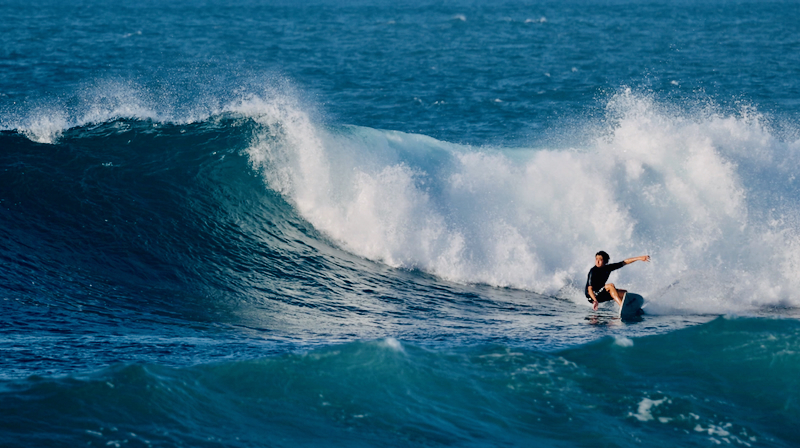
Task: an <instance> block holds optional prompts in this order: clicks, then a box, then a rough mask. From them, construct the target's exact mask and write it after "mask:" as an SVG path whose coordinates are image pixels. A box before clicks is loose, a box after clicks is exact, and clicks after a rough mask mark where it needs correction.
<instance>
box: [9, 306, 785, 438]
mask: <svg viewBox="0 0 800 448" xmlns="http://www.w3.org/2000/svg"><path fill="white" fill-rule="evenodd" d="M676 346H679V347H682V348H683V350H678V351H676V350H675V349H674V347H676ZM798 349H800V327H798V324H797V322H796V321H794V320H772V319H724V318H719V319H717V320H715V321H713V322H710V323H708V324H704V325H700V326H696V327H692V328H687V329H683V330H678V331H675V332H673V333H670V334H666V335H656V336H649V337H645V338H640V339H639V338H637V339H628V338H612V337H608V338H605V339H601V340H599V341H596V342H595V343H592V344H589V345H585V346H580V347H575V348H572V349H568V350H565V351H560V352H555V353H546V352H539V351H530V350H522V349H511V348H508V347H503V346H480V347H462V348H459V349H452V350H434V351H432V350H426V349H422V348H420V347H417V346H414V345H408V344H402V343H400V342H398V341H397V340H394V339H385V340H378V341H373V342H353V343H349V344H345V345H342V346H337V347H329V348H325V349H318V350H314V351H311V352H308V353H306V354H302V355H284V356H278V357H273V358H264V359H258V360H252V361H224V362H218V363H213V364H205V365H200V366H195V367H187V368H181V369H175V368H168V367H165V366H161V365H151V364H138V365H125V366H117V367H114V368H110V369H106V370H102V371H98V372H93V373H89V374H85V375H80V376H76V377H71V378H30V379H28V380H21V381H16V382H13V383H7V384H5V385H4V387H3V389H2V391H0V403H2V404H3V406H2V407H0V409H2V411H0V415H2V417H3V418H2V419H0V422H1V423H0V427H2V429H3V430H2V436H0V440H4V441H5V442H13V441H17V440H22V439H25V440H26V441H27V442H28V443H33V444H37V443H38V442H42V443H52V444H57V445H65V446H66V445H86V444H89V445H117V444H119V445H132V446H133V445H141V444H144V445H148V446H168V445H174V444H176V443H181V444H184V443H185V444H191V445H195V446H198V445H199V446H253V445H262V444H272V443H274V442H268V441H280V444H282V445H284V444H285V445H291V446H320V445H321V446H329V445H335V446H341V445H345V446H352V445H359V446H386V445H387V444H392V445H399V446H430V445H435V446H439V445H459V446H483V445H486V444H490V445H511V446H521V445H530V444H536V445H537V446H564V445H567V446H584V445H586V446H588V445H597V444H600V445H604V444H608V445H614V446H623V447H625V446H640V445H641V444H642V443H643V442H644V443H647V444H648V445H650V446H674V445H671V444H673V443H674V442H675V441H678V442H680V444H681V445H682V446H708V445H709V444H730V445H733V446H775V447H783V446H785V447H789V446H795V445H796V444H797V443H798V441H800V433H798V429H797V428H798V427H800V421H798V412H797V411H798V405H797V403H798V398H800V397H799V396H798V378H797V375H795V374H794V373H795V372H796V371H797V369H798V367H799V366H800V359H798V355H797V353H798Z"/></svg>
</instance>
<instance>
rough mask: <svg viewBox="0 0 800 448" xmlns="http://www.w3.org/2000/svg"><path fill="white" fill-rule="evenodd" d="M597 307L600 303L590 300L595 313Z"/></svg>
mask: <svg viewBox="0 0 800 448" xmlns="http://www.w3.org/2000/svg"><path fill="white" fill-rule="evenodd" d="M597 305H600V302H598V301H597V300H592V309H593V310H595V311H597Z"/></svg>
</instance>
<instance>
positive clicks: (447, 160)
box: [6, 89, 800, 314]
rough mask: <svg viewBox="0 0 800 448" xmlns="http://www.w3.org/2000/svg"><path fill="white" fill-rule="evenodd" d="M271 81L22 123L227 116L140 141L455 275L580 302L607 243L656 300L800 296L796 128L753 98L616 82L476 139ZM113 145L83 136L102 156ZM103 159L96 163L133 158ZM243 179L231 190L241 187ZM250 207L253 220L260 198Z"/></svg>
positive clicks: (52, 127)
mask: <svg viewBox="0 0 800 448" xmlns="http://www.w3.org/2000/svg"><path fill="white" fill-rule="evenodd" d="M112 90H113V89H112ZM113 91H115V92H117V90H113ZM270 92H271V93H262V94H241V95H239V96H238V98H237V99H235V100H230V101H228V102H227V103H225V104H221V103H214V102H212V103H213V104H212V103H209V104H208V105H207V106H206V107H205V109H204V110H205V112H203V113H199V112H197V111H198V110H200V109H202V108H194V109H192V110H194V112H193V113H192V114H184V115H180V114H175V113H171V114H170V113H167V112H157V111H156V110H155V109H153V108H147V107H144V106H141V104H142V103H141V102H137V101H133V102H129V101H127V100H123V98H130V97H135V96H136V95H133V94H131V95H123V94H122V93H119V92H118V93H119V94H118V95H117V96H116V97H115V98H117V99H116V100H115V101H117V102H118V103H119V104H118V106H119V107H116V106H115V107H110V106H109V107H105V106H104V107H95V106H92V107H85V108H83V109H85V110H91V111H93V112H92V113H84V114H78V115H74V114H73V116H72V117H71V118H69V119H62V118H59V116H60V115H59V114H44V115H42V114H40V115H32V117H34V118H31V119H30V120H29V125H27V127H26V126H22V127H19V128H15V129H16V132H18V133H22V134H24V135H26V136H28V137H29V138H30V139H32V140H34V141H45V142H53V143H58V141H59V139H60V138H63V137H64V136H65V135H67V134H69V138H70V139H72V138H81V136H82V135H83V136H84V137H86V136H89V135H92V134H91V132H89V131H90V130H94V129H98V128H99V129H102V130H103V132H112V133H113V132H116V133H119V135H123V134H124V135H130V136H132V137H134V142H136V140H135V138H136V137H138V136H139V135H142V134H146V133H147V132H151V131H152V132H156V133H159V135H167V134H174V133H176V132H177V133H179V134H181V137H176V138H177V139H176V140H174V142H175V145H177V146H175V147H176V148H178V149H177V153H179V154H192V151H194V150H187V148H189V146H190V145H195V146H197V145H201V146H202V145H204V144H206V143H207V142H204V141H203V139H204V138H207V139H216V138H218V137H217V136H216V135H217V134H214V133H213V132H211V131H208V132H211V133H209V134H204V132H206V131H207V130H209V129H215V128H221V129H222V131H220V132H221V133H222V135H225V136H226V137H225V139H227V142H226V143H224V144H222V145H216V146H214V145H210V146H209V147H211V146H213V147H214V148H215V150H209V151H208V154H206V155H204V156H203V157H206V158H207V159H206V160H205V161H203V160H199V159H197V158H196V157H195V158H194V159H192V160H189V159H187V160H185V161H183V162H176V161H175V160H171V159H170V157H169V156H168V152H169V150H168V149H166V148H165V147H164V146H163V145H157V146H155V147H154V148H161V149H158V150H157V151H162V152H161V153H156V152H151V153H148V156H151V157H155V160H159V158H160V160H162V162H149V163H163V167H162V168H163V169H164V170H174V169H179V170H184V171H185V172H187V173H188V172H190V171H197V170H198V169H199V168H198V167H192V164H196V163H198V162H199V163H211V162H210V160H214V159H215V158H217V159H220V160H222V159H223V158H224V156H225V154H227V155H228V156H229V157H231V158H229V159H228V161H225V162H222V163H223V164H226V163H230V161H231V160H234V159H236V160H238V161H237V162H236V163H237V165H236V167H235V168H234V167H229V168H227V169H228V170H235V171H236V173H232V175H233V176H235V177H234V178H242V179H244V178H249V179H252V177H251V175H252V171H251V170H255V172H257V173H259V174H260V175H261V176H262V177H263V182H264V184H265V188H266V189H267V190H272V191H274V192H277V193H279V194H280V195H281V197H282V198H283V199H284V200H285V201H287V202H288V204H290V205H291V206H292V207H293V209H294V211H293V213H297V217H298V219H300V221H303V222H308V223H310V224H311V225H312V226H313V228H314V229H315V231H318V232H320V235H321V236H322V238H323V239H325V240H326V241H332V242H334V243H335V244H336V245H338V246H340V247H342V248H344V249H345V250H347V251H348V252H351V253H353V254H355V255H356V256H359V257H364V258H366V259H369V260H373V261H378V262H381V263H385V264H387V265H389V266H391V267H395V268H401V269H409V270H420V271H424V272H427V273H431V274H434V275H436V276H438V277H439V278H442V279H444V280H447V281H452V282H457V283H470V284H475V283H478V284H488V285H492V286H500V287H512V288H521V289H526V290H533V291H536V292H539V293H544V294H551V295H552V294H554V295H558V296H560V297H565V298H570V299H572V300H575V301H576V302H579V303H583V301H584V299H583V297H582V291H581V289H582V286H583V282H584V278H585V273H586V271H587V270H588V268H589V267H590V266H591V260H592V256H593V254H594V253H595V252H596V251H597V250H600V249H603V250H606V251H607V252H609V253H611V255H612V258H613V259H621V258H625V257H628V256H634V255H639V254H641V253H650V254H651V255H652V257H653V262H652V263H651V264H636V265H634V266H631V267H627V268H626V269H623V270H621V271H618V274H615V275H616V277H615V278H616V279H617V280H615V281H616V282H617V283H618V284H620V285H625V287H627V288H628V289H630V290H634V291H636V292H639V293H642V294H644V295H645V297H647V298H648V299H649V302H650V303H649V304H648V312H651V313H662V314H663V313H676V312H677V313H682V312H689V313H726V312H751V311H756V310H759V309H762V308H764V307H794V306H798V302H797V299H796V297H795V295H794V294H793V291H794V290H796V288H797V287H798V286H800V276H798V275H797V272H798V269H797V266H798V265H800V259H798V257H797V255H796V254H797V253H798V251H797V250H795V248H796V247H797V246H798V245H800V232H799V231H800V226H799V225H798V223H799V222H800V221H798V212H800V204H798V201H797V199H796V198H798V197H800V195H798V194H797V193H798V191H797V190H798V187H797V181H796V178H795V175H794V173H793V169H792V167H793V166H795V165H796V164H797V163H796V162H797V159H798V149H799V148H800V142H798V141H794V140H792V139H791V138H788V139H787V138H784V137H781V136H780V135H779V132H778V131H776V130H775V128H774V127H772V126H771V125H770V122H769V120H768V119H767V118H766V117H764V116H763V115H761V114H759V113H758V112H757V111H755V110H754V109H753V108H751V107H744V108H742V110H741V111H740V112H739V113H736V114H723V113H721V112H719V111H716V110H715V109H714V107H713V105H712V106H707V105H706V106H704V107H700V108H695V109H691V110H686V109H682V108H679V107H674V106H672V105H670V104H665V103H660V102H658V101H657V100H655V99H654V98H653V97H652V96H649V95H647V94H643V93H640V92H635V91H631V90H629V89H628V90H625V89H623V90H621V91H620V92H618V93H616V94H614V95H612V96H611V97H609V99H608V101H607V104H606V114H605V116H604V117H603V118H602V119H601V120H599V121H598V120H595V121H594V122H592V123H589V124H588V125H584V126H583V127H582V128H580V129H570V131H571V132H579V133H581V134H583V135H589V136H590V137H589V138H588V139H584V140H586V141H587V142H588V143H585V144H582V145H580V146H571V147H536V148H525V147H490V146H483V147H476V146H469V145H459V144H453V143H448V142H443V141H438V140H435V139H433V138H430V137H426V136H423V135H415V134H407V133H402V132H396V131H386V130H379V129H371V128H365V127H358V126H350V125H341V124H325V123H323V122H320V121H319V119H317V118H316V117H315V115H314V114H313V112H312V111H309V109H308V108H307V107H306V106H305V105H304V104H302V103H301V102H300V101H298V100H297V98H295V97H294V96H292V95H291V94H285V93H282V94H278V93H276V92H275V91H274V90H270ZM106 96H108V95H106ZM90 103H91V104H95V103H96V102H90ZM111 103H114V101H112V102H111ZM114 104H116V103H114ZM190 109H191V108H190ZM120 116H125V117H126V118H120ZM48 117H50V118H48ZM164 117H167V118H164ZM131 120H132V121H131ZM6 121H8V120H6ZM30 123H33V124H30ZM97 123H99V124H97ZM132 124H135V126H134V130H133V131H131V130H130V129H131V126H132ZM76 126H77V127H76ZM193 126H194V127H193ZM148 127H152V128H153V129H149V128H148ZM145 128H148V129H147V130H145ZM165 129H166V131H165ZM165 132H166V134H164V133H165ZM214 132H216V131H214ZM787 135H789V134H787ZM181 138H184V139H185V140H180V139H181ZM223 140H224V139H223ZM108 144H110V143H109V142H92V143H90V145H89V146H98V148H97V149H96V151H97V154H102V153H103V151H106V150H107V149H105V148H101V147H102V146H104V145H106V146H107V145H108ZM125 144H127V143H125ZM135 144H136V145H137V147H142V146H144V145H145V143H143V142H136V143H135ZM148 144H149V143H148ZM226 145H227V146H226ZM123 146H124V145H123ZM123 146H120V147H119V148H122V147H123ZM120 150H121V149H120ZM154 151H155V150H154ZM211 153H214V154H215V155H213V156H212V155H210V154H211ZM241 157H246V159H247V162H246V163H244V164H243V163H242V159H241ZM106 158H107V160H104V161H102V162H101V163H104V164H110V165H104V166H106V167H111V166H116V165H117V164H124V163H125V162H124V161H122V160H120V161H116V162H115V161H114V160H112V159H114V157H106ZM142 163H148V162H147V161H144V162H142ZM175 163H182V164H184V165H182V166H178V165H174V164H175ZM247 164H249V165H250V166H249V167H248V166H247ZM230 179H232V178H225V179H218V180H217V181H218V182H220V184H219V185H218V186H217V187H216V188H217V189H218V190H219V191H222V190H228V188H227V187H226V186H225V184H226V182H229V181H230ZM182 182H183V183H182V184H179V185H176V186H167V187H166V188H174V187H178V188H184V189H186V192H185V194H187V195H188V196H187V197H191V196H193V195H195V194H196V192H197V191H198V190H195V188H205V187H197V186H194V185H191V183H192V182H193V180H191V179H189V178H188V177H187V178H185V179H184V180H183V181H182ZM248 182H250V181H248ZM53 188H54V189H55V188H57V187H55V186H54V187H53ZM251 188H254V187H253V185H252V184H248V187H247V189H246V190H238V189H235V191H233V192H229V193H226V194H233V195H234V197H235V196H237V195H250V194H252V191H250V189H251ZM244 191H247V193H245V192H244ZM182 200H184V199H179V198H176V201H179V202H180V201H182ZM243 200H244V199H243V198H242V197H239V198H238V199H234V200H233V202H236V201H243ZM201 202H202V201H201ZM229 205H230V204H229ZM230 206H231V207H234V206H233V205H230ZM223 209H224V208H223ZM247 213H248V216H249V217H250V218H248V219H251V220H257V219H258V218H257V216H258V215H259V213H258V212H256V211H252V210H251V211H249V212H247ZM212 221H213V219H212ZM314 238H316V237H314ZM182 244H189V243H182ZM325 244H328V243H327V242H326V243H325Z"/></svg>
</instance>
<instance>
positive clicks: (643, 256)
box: [639, 255, 650, 261]
mask: <svg viewBox="0 0 800 448" xmlns="http://www.w3.org/2000/svg"><path fill="white" fill-rule="evenodd" d="M639 258H641V259H642V261H650V255H642V256H641V257H639Z"/></svg>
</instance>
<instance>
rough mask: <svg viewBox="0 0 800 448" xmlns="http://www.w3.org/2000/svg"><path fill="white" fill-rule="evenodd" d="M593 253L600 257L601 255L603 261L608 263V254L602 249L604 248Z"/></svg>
mask: <svg viewBox="0 0 800 448" xmlns="http://www.w3.org/2000/svg"><path fill="white" fill-rule="evenodd" d="M594 255H595V256H597V255H600V256H601V257H603V263H608V258H609V256H608V254H607V253H606V251H604V250H601V251H600V252H598V253H596V254H594Z"/></svg>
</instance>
